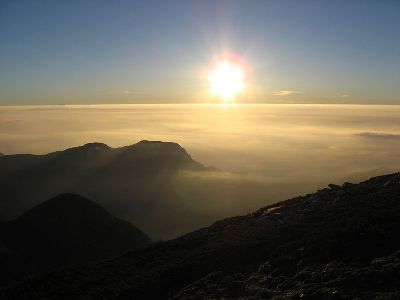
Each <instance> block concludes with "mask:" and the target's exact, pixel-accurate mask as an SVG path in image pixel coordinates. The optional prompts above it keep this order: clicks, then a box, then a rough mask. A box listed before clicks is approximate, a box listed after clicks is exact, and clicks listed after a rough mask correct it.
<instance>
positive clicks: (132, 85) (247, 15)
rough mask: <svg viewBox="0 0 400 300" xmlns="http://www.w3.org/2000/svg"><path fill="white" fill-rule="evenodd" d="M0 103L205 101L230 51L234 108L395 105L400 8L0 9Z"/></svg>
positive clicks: (64, 5)
mask: <svg viewBox="0 0 400 300" xmlns="http://www.w3.org/2000/svg"><path fill="white" fill-rule="evenodd" d="M0 41H1V42H0V104H36V103H37V104H58V103H153V102H154V103H159V102H168V103H171V102H172V103H175V102H179V103H180V102H210V101H213V99H211V98H210V95H208V93H207V83H206V81H205V76H204V72H206V71H205V70H206V69H207V66H208V65H209V64H210V62H211V61H212V59H213V58H214V57H215V56H219V55H221V54H222V53H229V54H234V55H238V56H240V57H241V58H243V60H245V61H246V63H247V64H248V65H249V66H250V69H251V76H250V78H249V79H248V81H247V82H246V89H245V91H243V94H242V95H240V97H238V99H237V101H238V102H243V103H248V102H257V103H280V102H288V103H292V102H294V103H303V102H313V103H377V104H384V103H395V104H400V1H398V0H382V1H367V0H365V1H351V0H347V1H323V0H322V1H294V0H293V1H286V0H283V1H282V0H281V1H267V0H260V1H255V0H248V1H207V0H202V1H189V0H187V1H183V0H182V1H111V0H110V1H89V0H88V1H83V0H81V1H73V0H71V1H54V0H53V1H40V0H37V1H19V0H14V1H7V0H1V1H0Z"/></svg>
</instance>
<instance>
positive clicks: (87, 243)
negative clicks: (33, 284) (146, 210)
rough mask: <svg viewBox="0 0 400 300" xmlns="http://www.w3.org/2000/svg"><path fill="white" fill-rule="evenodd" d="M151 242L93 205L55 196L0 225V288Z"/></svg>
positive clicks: (140, 233)
mask: <svg viewBox="0 0 400 300" xmlns="http://www.w3.org/2000/svg"><path fill="white" fill-rule="evenodd" d="M150 243H151V241H150V239H149V237H147V236H146V235H145V234H144V233H143V232H142V231H140V230H139V229H138V228H136V227H135V226H133V225H132V224H130V223H128V222H126V221H123V220H120V219H118V218H116V217H114V216H112V215H111V214H109V213H108V212H107V211H105V210H104V209H103V208H102V207H100V206H99V205H97V204H95V203H94V202H92V201H90V200H88V199H85V198H83V197H81V196H78V195H74V194H61V195H59V196H57V197H55V198H53V199H50V200H48V201H45V202H44V203H42V204H40V205H38V206H36V207H34V208H32V209H30V210H29V211H27V212H26V213H24V214H23V215H21V216H20V217H18V218H17V219H15V220H13V221H9V222H5V223H2V224H0V261H1V268H0V286H1V285H5V284H9V283H10V282H12V281H13V280H17V279H21V278H22V277H24V276H26V275H29V274H34V273H39V272H43V271H49V270H54V269H57V268H60V267H63V266H67V265H77V264H83V263H87V262H89V261H94V260H100V259H105V258H111V257H115V256H118V255H122V254H124V253H125V252H128V251H130V250H135V249H138V248H143V247H145V246H148V245H149V244H150Z"/></svg>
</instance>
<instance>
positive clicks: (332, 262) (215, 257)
mask: <svg viewBox="0 0 400 300" xmlns="http://www.w3.org/2000/svg"><path fill="white" fill-rule="evenodd" d="M399 235H400V173H394V174H389V175H384V176H378V177H373V178H371V179H369V180H366V181H364V182H361V183H359V184H351V183H345V184H343V185H341V186H338V185H333V184H331V185H329V187H327V188H324V189H321V190H319V191H317V192H316V193H312V194H307V195H304V196H300V197H295V198H292V199H288V200H286V201H282V202H278V203H275V204H273V205H269V206H265V207H263V208H260V209H258V210H256V211H254V212H253V213H249V214H247V215H243V216H237V217H232V218H227V219H224V220H221V221H217V222H215V223H214V224H212V225H211V226H209V227H205V228H202V229H200V230H197V231H194V232H192V233H189V234H186V235H183V236H181V237H179V238H177V239H174V240H170V241H166V242H161V243H156V244H154V245H152V246H150V247H148V248H146V249H144V250H138V251H134V252H129V253H127V254H125V255H123V256H121V257H118V258H115V259H112V260H110V261H108V262H99V263H94V264H92V265H88V266H82V267H78V268H76V269H72V270H70V271H68V272H67V271H63V272H56V273H52V274H49V275H43V276H39V277H37V278H36V279H34V280H33V281H31V282H28V283H26V284H22V285H19V286H17V287H14V288H12V289H10V290H7V291H6V292H5V295H7V296H9V297H10V298H9V299H16V298H18V299H24V297H23V295H27V294H29V295H31V296H32V299H35V297H37V298H41V299H51V297H54V295H58V296H60V295H62V296H60V297H58V298H59V299H133V298H134V299H167V298H170V297H173V299H206V298H211V299H222V298H225V299H269V298H270V299H282V297H283V298H285V299H298V298H305V299H348V298H354V297H355V296H358V297H361V298H362V297H364V298H366V299H370V298H374V297H396V295H399V294H398V284H399V283H400V282H399V280H398V279H397V278H399V277H398V276H390V274H397V273H398V272H400V259H399V258H398V254H397V253H398V251H399V249H400V241H399V240H398V238H397V237H398V236H399ZM324 270H325V271H324ZM324 272H325V273H324ZM393 272H394V273H393ZM72 274H74V276H72ZM324 274H325V275H324ZM379 278H385V280H380V279H379ZM362 282H368V284H369V285H368V286H365V285H364V286H363V285H362ZM61 283H62V285H61ZM349 283H352V284H349ZM40 290H46V294H43V293H41V292H40ZM38 291H39V292H38ZM396 293H397V294H396ZM13 297H15V298H13Z"/></svg>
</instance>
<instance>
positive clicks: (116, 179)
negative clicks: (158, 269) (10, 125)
mask: <svg viewBox="0 0 400 300" xmlns="http://www.w3.org/2000/svg"><path fill="white" fill-rule="evenodd" d="M185 170H188V171H195V172H202V171H207V170H208V168H207V167H205V166H203V165H202V164H200V163H199V162H197V161H195V160H193V158H192V157H191V156H190V155H189V154H188V153H187V151H186V150H185V149H184V148H182V147H181V146H180V145H179V144H177V143H172V142H161V141H147V140H144V141H141V142H138V143H136V144H133V145H129V146H124V147H119V148H111V147H109V146H108V145H106V144H103V143H98V142H95V143H87V144H84V145H81V146H78V147H72V148H68V149H66V150H63V151H56V152H51V153H48V154H41V155H32V154H15V155H5V156H1V157H0V191H1V199H0V211H1V212H2V218H4V219H5V220H7V219H8V220H11V219H13V218H15V217H17V216H18V215H19V214H21V213H22V212H23V211H26V210H27V209H29V208H31V207H33V206H35V205H37V204H39V203H40V202H41V201H43V200H44V199H49V198H52V197H54V196H55V195H57V194H60V193H68V192H72V193H75V194H79V195H82V196H85V197H87V198H89V199H94V200H95V201H96V202H97V203H99V204H101V205H102V206H104V207H105V208H106V209H107V210H109V211H110V212H112V213H113V214H115V215H117V216H119V217H121V218H124V219H128V220H132V221H133V222H137V223H138V225H139V226H140V227H141V228H144V229H145V230H146V232H148V233H149V234H150V235H152V236H154V237H156V238H160V237H162V238H165V236H167V235H171V234H172V233H171V232H174V231H175V230H176V231H179V228H178V225H179V224H176V216H172V214H173V213H175V214H176V212H175V211H179V210H180V209H181V206H179V201H177V200H176V199H177V197H176V191H175V189H174V187H173V186H172V184H171V182H172V181H173V180H174V177H176V175H177V174H178V173H179V172H180V171H185ZM111 199H112V200H113V201H111ZM168 210H171V213H170V214H164V215H162V211H168ZM152 213H154V214H157V217H159V218H161V217H162V218H164V219H165V220H164V226H161V225H160V226H158V225H157V224H156V223H154V222H153V223H149V222H148V220H147V218H145V216H146V215H149V214H152ZM169 215H171V217H169ZM167 218H169V219H168V220H167Z"/></svg>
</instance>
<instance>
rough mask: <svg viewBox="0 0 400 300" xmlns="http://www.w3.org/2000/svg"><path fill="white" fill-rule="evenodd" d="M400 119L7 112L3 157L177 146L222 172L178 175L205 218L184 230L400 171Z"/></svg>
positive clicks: (112, 109) (294, 112)
mask: <svg viewBox="0 0 400 300" xmlns="http://www.w3.org/2000/svg"><path fill="white" fill-rule="evenodd" d="M399 119H400V107H398V106H384V105H364V106H361V105H356V106H353V105H294V104H288V105H195V104H191V105H189V104H188V105H181V104H170V105H167V104H161V105H156V104H155V105H87V106H84V105H76V106H73V105H67V106H22V107H1V108H0V120H1V125H0V152H3V153H4V154H15V153H35V154H44V153H48V152H52V151H56V150H62V149H65V148H68V147H73V146H77V145H82V144H85V143H87V142H94V141H97V142H103V143H106V144H108V145H110V146H112V147H119V146H124V145H130V144H133V143H136V142H138V141H140V140H143V139H147V140H162V141H174V142H177V143H179V144H180V145H181V146H182V147H184V148H185V149H186V150H187V151H188V152H189V154H191V155H192V157H193V158H194V159H195V160H197V161H199V162H201V163H203V164H205V165H208V166H212V167H215V168H217V169H218V170H219V171H216V172H207V173H201V174H199V173H196V172H194V173H184V174H180V176H178V177H177V180H176V190H177V191H178V194H179V195H180V196H181V199H182V201H186V202H187V203H186V204H185V205H189V206H192V207H194V209H195V210H196V212H197V213H198V212H199V211H201V212H202V214H203V217H202V218H200V219H199V220H198V222H197V223H196V224H195V225H193V224H191V225H190V226H189V225H188V227H182V228H180V229H179V230H177V232H179V233H182V232H186V231H187V230H188V228H190V229H193V228H195V227H196V226H200V225H206V224H207V222H212V221H213V220H215V219H216V218H217V217H222V216H229V215H234V214H239V213H246V212H248V211H251V210H252V209H256V208H257V207H260V206H262V205H265V204H266V203H272V202H274V201H276V200H282V199H286V198H287V197H289V196H295V195H298V194H304V193H307V192H311V191H313V190H315V189H318V188H321V187H324V186H326V185H327V184H328V183H332V182H334V183H342V182H344V181H353V182H354V181H359V180H362V179H366V178H369V177H370V176H372V175H378V174H382V173H388V172H392V171H395V170H396V169H398V168H399V167H400V159H399V158H400V154H399V152H398V149H399V147H400V134H399V132H400V122H399V121H398V120H399ZM185 193H186V194H185ZM188 193H189V194H190V197H189V196H188V195H189V194H188ZM210 193H211V194H212V196H210ZM246 194H247V195H251V197H243V195H246ZM210 197H211V198H210ZM244 199H246V200H244ZM128 218H129V216H128ZM139 225H141V224H139ZM145 229H147V228H146V227H145ZM175 234H176V232H174V233H171V235H172V236H173V235H175Z"/></svg>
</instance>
